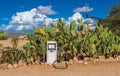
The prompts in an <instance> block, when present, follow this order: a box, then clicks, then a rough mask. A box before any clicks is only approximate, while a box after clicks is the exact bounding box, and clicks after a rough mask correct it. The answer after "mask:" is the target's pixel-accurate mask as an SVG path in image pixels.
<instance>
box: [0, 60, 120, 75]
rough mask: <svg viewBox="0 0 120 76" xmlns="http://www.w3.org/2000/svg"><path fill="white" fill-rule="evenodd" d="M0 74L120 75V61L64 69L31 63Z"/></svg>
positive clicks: (78, 65)
mask: <svg viewBox="0 0 120 76" xmlns="http://www.w3.org/2000/svg"><path fill="white" fill-rule="evenodd" d="M0 76H120V62H117V63H99V64H98V63H92V64H87V65H85V64H72V65H69V67H68V68H67V69H63V70H61V69H54V68H53V67H52V66H48V65H29V66H23V67H19V68H14V69H6V70H0Z"/></svg>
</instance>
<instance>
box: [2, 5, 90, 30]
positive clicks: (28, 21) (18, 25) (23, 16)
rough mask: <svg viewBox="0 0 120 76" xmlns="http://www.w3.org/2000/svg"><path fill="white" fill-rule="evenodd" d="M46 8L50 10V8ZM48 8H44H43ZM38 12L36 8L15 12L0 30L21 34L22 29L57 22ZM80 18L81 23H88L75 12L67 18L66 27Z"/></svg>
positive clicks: (55, 19) (30, 28)
mask: <svg viewBox="0 0 120 76" xmlns="http://www.w3.org/2000/svg"><path fill="white" fill-rule="evenodd" d="M39 7H41V6H39ZM48 7H49V8H51V6H48ZM48 7H47V6H45V8H48ZM42 8H43V6H42ZM38 11H40V10H38V8H33V9H31V10H30V11H25V12H17V13H16V14H15V15H13V16H12V18H11V21H10V22H9V24H8V25H2V26H0V27H1V28H2V29H0V30H3V31H8V32H23V30H24V29H26V30H32V28H33V26H43V25H44V24H46V25H47V26H49V25H50V24H51V23H55V22H56V21H57V20H58V18H49V17H48V16H46V15H44V14H50V13H44V14H41V13H40V12H38ZM80 18H82V19H83V23H84V22H85V21H89V19H88V20H85V19H84V18H83V17H82V15H81V14H80V13H78V12H77V13H74V14H73V15H72V16H71V17H68V19H67V21H66V23H67V25H69V24H70V22H72V21H74V20H75V21H77V20H78V19H80ZM77 24H78V23H77Z"/></svg>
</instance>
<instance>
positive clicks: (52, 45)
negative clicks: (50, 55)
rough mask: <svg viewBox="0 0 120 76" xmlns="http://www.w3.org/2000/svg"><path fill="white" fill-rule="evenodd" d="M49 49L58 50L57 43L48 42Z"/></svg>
mask: <svg viewBox="0 0 120 76" xmlns="http://www.w3.org/2000/svg"><path fill="white" fill-rule="evenodd" d="M48 50H56V44H55V43H49V44H48Z"/></svg>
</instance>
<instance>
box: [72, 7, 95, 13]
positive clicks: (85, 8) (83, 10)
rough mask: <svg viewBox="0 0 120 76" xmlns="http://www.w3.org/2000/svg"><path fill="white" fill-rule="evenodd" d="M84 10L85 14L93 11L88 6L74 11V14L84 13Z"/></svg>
mask: <svg viewBox="0 0 120 76" xmlns="http://www.w3.org/2000/svg"><path fill="white" fill-rule="evenodd" d="M86 10H87V12H90V11H92V10H94V9H93V8H90V7H88V6H83V7H78V8H76V9H74V12H86Z"/></svg>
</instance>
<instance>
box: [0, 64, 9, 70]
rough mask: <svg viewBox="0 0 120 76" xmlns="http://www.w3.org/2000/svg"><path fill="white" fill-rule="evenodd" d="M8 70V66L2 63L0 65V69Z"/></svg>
mask: <svg viewBox="0 0 120 76" xmlns="http://www.w3.org/2000/svg"><path fill="white" fill-rule="evenodd" d="M7 68H8V64H7V63H4V64H1V65H0V69H7Z"/></svg>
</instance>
